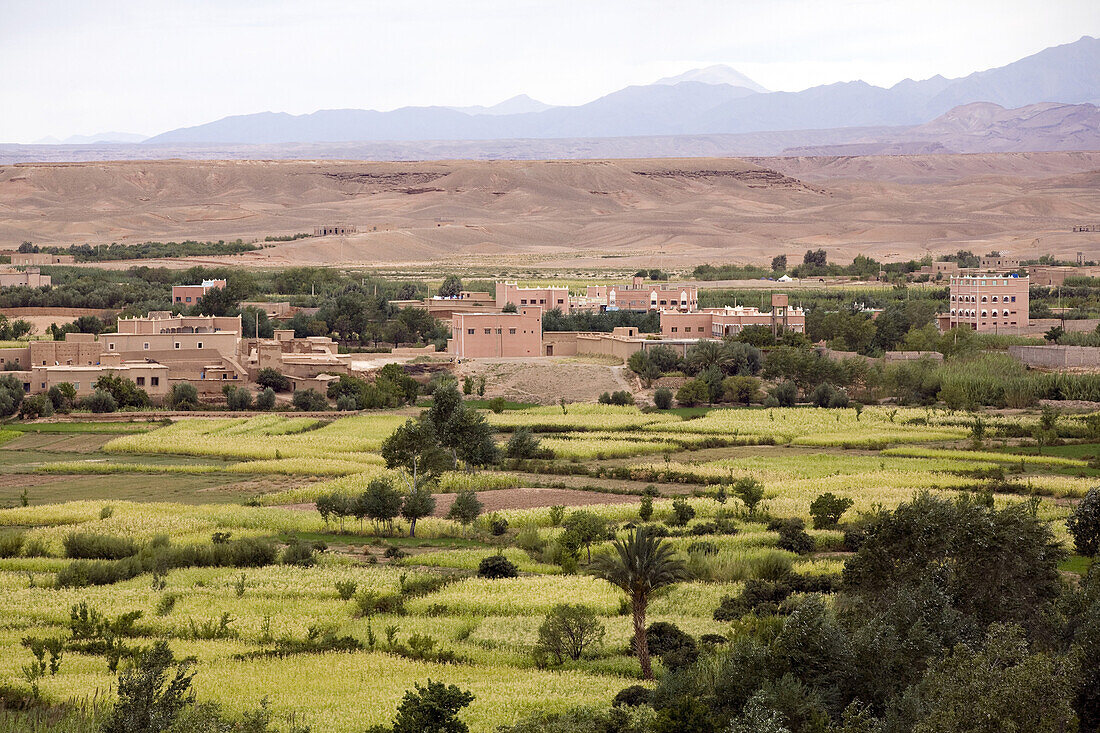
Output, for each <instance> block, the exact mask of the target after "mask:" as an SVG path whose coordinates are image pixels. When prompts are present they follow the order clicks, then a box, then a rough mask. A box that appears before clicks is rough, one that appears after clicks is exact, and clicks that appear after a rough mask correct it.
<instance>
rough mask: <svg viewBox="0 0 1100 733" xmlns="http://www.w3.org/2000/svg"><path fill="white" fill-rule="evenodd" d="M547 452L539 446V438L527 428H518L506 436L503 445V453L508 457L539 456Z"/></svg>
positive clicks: (524, 457) (525, 457)
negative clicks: (506, 440) (505, 442)
mask: <svg viewBox="0 0 1100 733" xmlns="http://www.w3.org/2000/svg"><path fill="white" fill-rule="evenodd" d="M546 454H547V452H546V451H544V450H543V449H542V448H540V447H539V439H538V438H536V437H535V435H534V433H532V432H531V431H530V430H529V429H528V428H520V429H518V430H516V431H515V432H514V433H512V437H510V438H508V443H507V444H505V446H504V455H505V456H507V457H508V458H518V459H529V458H541V457H545V456H546Z"/></svg>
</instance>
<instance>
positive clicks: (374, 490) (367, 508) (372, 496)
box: [356, 478, 402, 530]
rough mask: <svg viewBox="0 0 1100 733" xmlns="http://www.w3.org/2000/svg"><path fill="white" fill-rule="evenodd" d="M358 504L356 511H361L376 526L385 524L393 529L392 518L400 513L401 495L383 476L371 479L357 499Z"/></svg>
mask: <svg viewBox="0 0 1100 733" xmlns="http://www.w3.org/2000/svg"><path fill="white" fill-rule="evenodd" d="M357 503H358V505H359V507H358V511H357V512H356V513H359V512H362V515H361V516H364V517H366V518H367V519H369V520H371V522H373V523H374V524H375V526H376V527H382V526H385V527H386V528H387V529H389V530H392V529H393V520H394V519H396V518H397V515H398V514H400V513H401V504H402V497H401V492H400V491H398V490H397V489H396V488H395V487H394V485H393V484H392V483H391V482H390V481H389V479H385V478H374V479H371V480H370V482H369V483H368V484H367V488H366V491H364V492H363V493H362V494H360V495H359V497H358V499H357Z"/></svg>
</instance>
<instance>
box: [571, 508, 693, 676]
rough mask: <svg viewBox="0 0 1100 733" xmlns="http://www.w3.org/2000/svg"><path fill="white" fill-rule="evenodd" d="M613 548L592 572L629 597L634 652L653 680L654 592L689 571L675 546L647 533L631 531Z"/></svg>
mask: <svg viewBox="0 0 1100 733" xmlns="http://www.w3.org/2000/svg"><path fill="white" fill-rule="evenodd" d="M612 548H613V552H612V554H609V555H597V556H596V558H595V560H594V561H593V562H592V565H591V569H592V572H593V574H594V575H595V576H596V577H598V578H602V579H603V580H606V581H607V582H608V583H611V584H612V585H614V586H616V587H618V588H621V589H622V590H623V591H624V592H625V593H626V595H627V598H628V599H629V601H630V607H631V611H632V614H633V617H634V650H635V652H636V653H637V655H638V662H639V663H640V664H641V667H642V677H643V678H644V679H647V680H649V679H653V667H652V665H651V664H650V661H649V645H648V643H647V642H646V633H645V630H646V608H647V606H648V605H649V599H650V596H651V595H652V594H653V592H654V591H656V590H659V589H660V588H664V587H666V586H669V585H672V584H674V583H677V582H679V581H681V580H684V579H686V578H687V576H688V573H687V568H686V566H685V565H684V561H683V560H680V559H679V558H677V557H676V552H675V550H674V549H673V547H672V545H671V544H670V543H668V542H666V541H665V540H662V539H660V538H659V537H656V536H655V535H654V534H653V533H652V532H651V531H650V530H648V529H640V530H631V531H630V533H629V534H628V535H627V536H626V538H625V539H617V540H615V542H614V543H613V544H612Z"/></svg>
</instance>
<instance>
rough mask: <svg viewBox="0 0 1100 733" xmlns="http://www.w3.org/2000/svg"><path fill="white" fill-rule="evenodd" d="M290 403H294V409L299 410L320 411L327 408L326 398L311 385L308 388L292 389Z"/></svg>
mask: <svg viewBox="0 0 1100 733" xmlns="http://www.w3.org/2000/svg"><path fill="white" fill-rule="evenodd" d="M291 404H293V405H294V409H295V410H298V411H300V412H320V411H322V410H327V409H328V400H326V399H325V396H324V395H323V394H321V393H320V392H318V391H317V390H315V389H313V388H312V387H310V388H309V389H296V390H294V397H293V398H291Z"/></svg>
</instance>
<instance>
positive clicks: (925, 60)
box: [0, 0, 1100, 142]
mask: <svg viewBox="0 0 1100 733" xmlns="http://www.w3.org/2000/svg"><path fill="white" fill-rule="evenodd" d="M1082 35H1092V36H1098V35H1100V0H919V1H916V2H914V1H912V0H880V1H877V2H873V1H871V0H862V1H861V0H818V1H813V0H751V1H749V2H744V1H742V0H653V1H651V0H556V1H553V2H551V1H549V0H498V1H495V2H491V1H489V0H465V1H464V0H389V1H385V2H383V1H374V0H308V1H305V2H293V1H291V0H273V1H270V2H261V1H260V0H135V1H116V0H0V49H2V53H3V56H2V60H0V141H4V142H33V141H35V140H38V139H39V138H42V137H45V136H47V135H52V136H56V137H59V138H63V137H67V136H69V135H72V134H91V133H96V132H102V131H107V130H118V131H124V132H137V133H143V134H147V135H152V134H156V133H159V132H163V131H165V130H169V129H173V128H176V127H183V126H188V125H195V124H200V123H203V122H208V121H211V120H214V119H218V118H220V117H224V116H226V115H231V114H246V113H250V112H259V111H264V110H274V111H282V112H291V113H294V114H301V113H306V112H313V111H315V110H318V109H332V108H365V109H393V108H395V107H401V106H405V105H427V104H440V105H471V104H486V105H488V104H494V103H496V102H499V101H501V100H503V99H506V98H508V97H511V96H513V95H515V94H520V93H526V94H530V95H531V96H533V97H535V98H536V99H540V100H542V101H544V102H548V103H551V104H581V103H584V102H587V101H590V100H592V99H594V98H596V97H599V96H601V95H603V94H606V93H608V92H611V91H614V90H616V89H619V88H621V87H623V86H627V85H629V84H645V83H649V82H651V81H654V80H656V79H657V78H659V77H662V76H668V75H673V74H678V73H680V72H683V71H686V70H688V69H691V68H695V67H700V66H708V65H710V64H717V63H724V64H729V65H731V66H734V67H735V68H737V69H738V70H740V71H741V72H743V73H744V74H746V75H748V76H749V77H751V78H753V79H755V80H756V81H757V82H759V83H760V84H763V85H764V86H766V87H768V88H769V89H775V90H791V91H796V90H800V89H804V88H806V87H809V86H813V85H816V84H825V83H830V82H836V81H848V80H852V79H864V80H865V81H868V82H871V83H873V84H878V85H882V86H888V85H891V84H894V83H895V82H898V81H900V80H902V79H904V78H906V77H911V78H918V79H920V78H926V77H929V76H932V75H934V74H937V73H939V74H943V75H945V76H949V77H952V76H964V75H966V74H968V73H970V72H972V71H976V70H980V69H985V68H989V67H994V66H1000V65H1003V64H1006V63H1009V62H1011V61H1014V60H1016V59H1018V58H1020V57H1022V56H1026V55H1028V54H1031V53H1034V52H1036V51H1040V50H1042V49H1043V48H1045V47H1047V46H1053V45H1058V44H1061V43H1068V42H1071V41H1075V40H1077V39H1078V38H1079V37H1081V36H1082Z"/></svg>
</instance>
